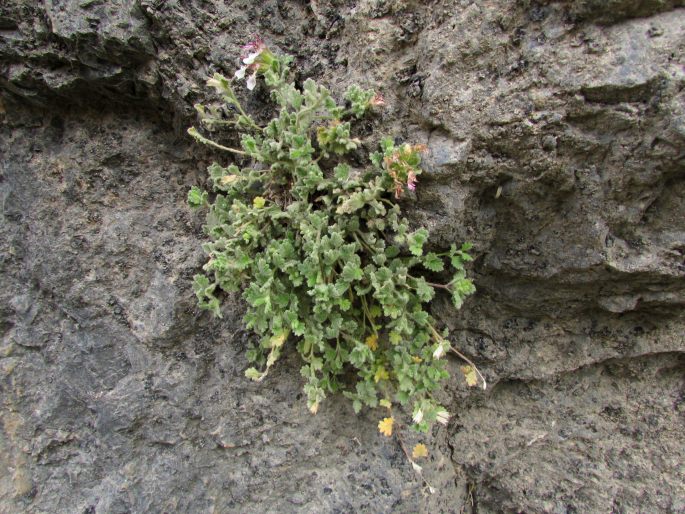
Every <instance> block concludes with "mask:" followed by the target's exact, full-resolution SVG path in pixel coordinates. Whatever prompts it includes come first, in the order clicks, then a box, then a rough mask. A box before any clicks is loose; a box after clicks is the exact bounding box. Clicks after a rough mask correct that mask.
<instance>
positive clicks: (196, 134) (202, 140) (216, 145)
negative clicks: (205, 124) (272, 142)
mask: <svg viewBox="0 0 685 514" xmlns="http://www.w3.org/2000/svg"><path fill="white" fill-rule="evenodd" d="M188 134H189V135H191V136H192V137H193V138H195V139H196V140H197V141H199V142H200V143H202V144H204V145H207V146H212V147H214V148H218V149H219V150H224V151H226V152H233V153H235V154H238V155H250V154H248V153H247V152H244V151H242V150H238V149H236V148H229V147H228V146H224V145H220V144H219V143H215V142H214V141H212V140H211V139H208V138H206V137H204V136H203V135H201V134H200V133H199V132H198V131H197V129H196V128H195V127H190V128H189V129H188Z"/></svg>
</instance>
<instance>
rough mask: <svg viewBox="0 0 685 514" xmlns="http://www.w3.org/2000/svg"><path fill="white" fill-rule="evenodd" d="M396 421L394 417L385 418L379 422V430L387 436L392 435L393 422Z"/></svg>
mask: <svg viewBox="0 0 685 514" xmlns="http://www.w3.org/2000/svg"><path fill="white" fill-rule="evenodd" d="M394 422H395V419H394V418H383V419H382V420H381V421H379V422H378V431H379V432H380V433H381V434H383V435H384V436H386V437H390V436H391V435H392V424H393V423H394Z"/></svg>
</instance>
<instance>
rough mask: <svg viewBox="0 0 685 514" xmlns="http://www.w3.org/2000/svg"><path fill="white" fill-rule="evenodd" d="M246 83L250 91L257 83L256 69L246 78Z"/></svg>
mask: <svg viewBox="0 0 685 514" xmlns="http://www.w3.org/2000/svg"><path fill="white" fill-rule="evenodd" d="M246 84H247V89H249V90H250V91H252V90H253V89H254V88H255V86H256V85H257V71H256V70H255V72H254V73H253V74H252V75H250V76H249V77H248V78H247V83H246Z"/></svg>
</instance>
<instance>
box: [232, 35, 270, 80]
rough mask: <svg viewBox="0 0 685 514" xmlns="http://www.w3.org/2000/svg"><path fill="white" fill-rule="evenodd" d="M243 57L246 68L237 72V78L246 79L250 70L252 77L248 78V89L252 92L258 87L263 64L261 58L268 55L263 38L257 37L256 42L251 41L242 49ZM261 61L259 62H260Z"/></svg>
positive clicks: (242, 67)
mask: <svg viewBox="0 0 685 514" xmlns="http://www.w3.org/2000/svg"><path fill="white" fill-rule="evenodd" d="M242 51H243V53H242V55H241V56H240V58H241V59H242V61H243V64H244V66H241V67H240V68H239V69H238V70H237V71H236V72H235V78H237V79H242V78H245V73H247V71H248V70H249V71H250V72H251V73H250V76H249V77H248V78H247V89H249V90H250V91H252V90H253V89H254V88H255V86H256V85H257V72H258V71H259V69H260V67H261V65H262V62H261V59H259V57H260V56H261V55H262V54H263V53H268V52H269V49H268V48H267V46H266V45H265V44H264V41H263V40H262V38H260V37H259V36H257V37H256V38H255V40H254V41H250V42H249V43H248V44H246V45H244V46H243V47H242ZM258 59H259V60H258Z"/></svg>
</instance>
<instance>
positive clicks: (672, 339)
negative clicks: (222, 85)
mask: <svg viewBox="0 0 685 514" xmlns="http://www.w3.org/2000/svg"><path fill="white" fill-rule="evenodd" d="M684 6H685V2H683V1H680V0H601V1H600V0H566V1H549V0H547V1H533V0H518V1H511V0H482V1H477V2H476V1H471V0H437V1H433V2H418V1H414V2H412V1H410V0H406V1H405V0H359V1H344V0H318V1H314V0H311V1H310V2H303V1H296V0H278V1H275V0H265V1H263V2H259V3H258V4H255V3H254V2H252V1H248V0H243V1H236V2H219V1H194V0H193V1H180V0H170V1H166V2H158V1H153V0H138V1H131V0H116V1H114V0H111V1H107V2H105V1H101V0H81V1H75V0H60V1H57V0H45V1H43V2H38V1H36V0H33V1H30V0H6V1H4V2H3V3H2V5H0V95H1V96H0V100H1V102H2V103H0V155H2V159H1V160H0V166H1V168H0V173H1V174H0V199H1V203H0V205H1V206H2V224H0V236H1V238H2V245H1V246H0V266H1V272H2V284H3V287H2V290H0V330H1V334H2V344H1V346H0V393H1V396H0V400H1V401H2V425H1V426H0V434H1V437H0V469H6V470H7V472H6V473H3V474H0V511H3V512H36V513H38V512H65V513H67V512H68V513H72V512H83V513H125V512H136V513H137V512H141V513H142V512H193V513H195V512H260V513H262V512H417V511H426V512H428V511H430V512H459V513H461V512H480V513H484V512H493V513H494V512H552V513H576V512H577V513H589V512H612V513H630V512H670V513H677V512H685V500H684V498H685V495H684V494H683V491H684V490H685V472H684V471H683V466H682V463H683V462H684V461H685V443H684V442H683V435H682V434H683V426H684V422H685V384H684V376H685V373H684V372H685V336H684V334H685V315H684V312H685V309H683V307H684V306H685V162H684V159H685V153H684V152H685V150H684V149H685V90H684V88H685V71H684V68H683V65H684V62H683V60H684V56H685V8H682V7H684ZM254 32H259V33H261V34H262V35H263V36H264V37H265V39H266V40H267V41H268V42H269V43H270V44H271V45H272V46H274V47H275V48H277V49H279V50H281V51H285V52H288V53H291V54H293V55H295V56H296V61H297V66H298V79H300V80H301V79H303V78H306V77H310V76H311V77H314V78H316V79H318V80H321V81H323V82H326V83H328V84H330V86H331V88H332V90H333V91H334V92H336V93H340V92H341V91H343V90H344V88H345V87H346V85H347V84H348V83H351V82H361V83H362V84H364V85H366V86H373V87H376V88H379V89H380V90H381V91H382V92H383V93H384V95H385V97H386V100H387V103H388V109H387V110H386V112H385V113H384V114H383V115H382V116H381V117H379V118H377V119H375V120H372V121H371V122H369V123H372V124H373V125H374V127H375V128H376V129H377V130H378V131H380V132H384V133H391V134H393V135H395V136H396V137H397V138H399V139H404V140H408V141H413V142H423V143H425V144H427V145H428V147H429V152H428V154H427V159H426V161H427V162H426V168H427V173H426V174H424V175H422V177H421V182H420V187H419V190H418V196H417V202H418V203H417V204H416V205H417V206H418V208H414V210H413V217H414V219H415V220H416V221H417V222H421V223H424V224H426V225H428V226H429V227H430V228H431V230H432V232H433V234H434V236H435V238H436V241H437V244H438V245H439V246H446V245H448V244H449V243H450V242H452V241H458V242H461V241H463V240H470V241H472V242H474V243H475V248H476V254H477V257H478V258H477V260H476V262H475V263H474V269H473V273H474V276H475V280H476V285H477V287H478V289H479V292H478V293H477V295H476V296H475V297H473V298H471V299H470V300H469V302H468V303H467V305H466V306H465V307H464V308H463V310H462V311H460V312H459V313H458V314H457V315H456V316H455V315H454V314H453V313H452V312H450V310H449V309H448V308H446V302H445V303H444V304H441V303H440V302H438V303H437V305H436V307H435V312H436V315H437V316H439V317H440V319H441V320H442V321H443V322H444V323H445V324H447V325H448V326H450V327H451V329H452V331H453V334H454V339H455V343H456V344H457V345H458V346H459V347H460V348H461V349H462V350H463V351H464V353H466V354H467V355H468V356H470V357H471V358H472V359H473V360H475V361H476V362H477V363H478V364H479V366H480V367H481V369H482V370H483V372H484V373H485V375H486V377H487V378H488V381H489V382H490V387H489V389H488V390H487V391H474V390H468V388H467V387H466V386H465V385H464V384H463V383H462V381H461V380H460V379H459V374H458V366H459V363H458V362H454V368H455V373H454V377H455V378H454V380H453V382H451V383H450V384H449V386H448V387H447V389H446V391H445V393H444V394H445V401H446V402H447V403H448V404H449V405H450V406H451V411H452V412H454V413H455V415H454V417H453V419H452V421H451V423H450V425H449V426H448V427H447V429H442V430H437V429H436V432H435V438H434V439H432V441H433V442H432V443H430V451H431V455H432V459H431V461H430V462H429V463H428V464H427V465H426V466H425V468H426V476H427V478H428V479H429V481H430V482H431V484H432V485H433V486H435V487H436V489H437V492H436V493H435V494H433V495H430V494H427V491H426V489H425V487H424V484H423V483H422V482H420V481H419V480H418V479H417V477H416V475H415V474H414V473H413V471H412V470H411V468H410V467H409V466H408V464H407V462H406V460H405V459H404V456H403V454H402V451H401V449H400V448H399V447H398V445H397V444H396V443H395V442H393V441H389V440H385V439H384V438H382V437H380V436H378V435H377V432H376V428H375V424H376V422H377V419H376V418H377V416H376V415H375V414H374V413H365V414H363V415H362V416H359V417H355V416H354V415H353V413H352V410H351V408H350V406H349V405H348V403H347V402H346V401H344V400H343V399H340V398H338V399H331V400H329V401H328V403H327V404H326V405H325V408H322V409H321V411H320V412H319V414H318V415H317V416H316V417H312V416H311V415H309V413H308V412H307V410H306V408H305V406H304V402H303V401H301V398H300V386H301V384H300V380H299V376H298V373H297V369H298V363H297V359H296V356H295V355H289V356H287V358H286V359H285V361H284V362H283V363H281V364H279V366H278V368H277V371H276V372H275V373H273V374H272V375H271V376H270V378H269V380H268V381H267V382H266V383H264V384H260V385H256V384H252V383H249V382H248V381H246V380H245V379H244V378H243V376H242V372H243V369H244V367H245V359H244V351H245V344H246V340H247V337H248V335H247V334H245V333H244V332H243V331H242V330H241V328H240V321H239V320H240V305H239V304H238V303H231V302H230V301H229V302H228V304H227V305H226V306H225V311H226V315H225V321H223V322H217V321H215V320H212V319H210V318H209V317H208V315H206V314H201V313H200V312H198V311H197V310H196V308H195V301H194V297H193V295H192V291H191V289H190V280H191V277H192V275H193V274H194V273H195V272H196V271H197V270H198V268H199V266H200V265H201V264H202V262H203V256H202V252H201V250H200V243H201V241H202V235H201V230H200V228H201V224H202V219H201V217H200V216H199V215H196V214H195V213H192V212H190V211H189V209H188V208H186V207H185V205H184V198H185V194H186V191H187V189H188V187H189V186H190V185H192V184H198V183H203V181H204V180H205V179H206V174H205V171H204V168H205V167H206V165H207V164H208V162H209V159H211V158H213V157H215V156H212V155H210V154H208V153H205V150H204V149H199V148H197V147H195V146H194V145H192V144H191V143H190V141H188V138H187V137H185V135H184V129H185V128H186V127H187V126H188V125H190V124H191V123H192V122H193V120H194V117H193V110H192V104H193V103H194V102H196V101H198V100H200V99H203V98H204V96H203V95H205V91H204V89H203V88H202V86H201V85H202V82H203V81H204V79H205V78H206V77H207V76H208V75H209V74H211V73H212V72H213V71H217V70H218V71H223V72H224V73H226V74H230V73H231V72H232V71H233V70H234V68H235V66H236V64H237V60H236V55H237V53H238V47H239V45H240V44H241V43H242V42H244V41H245V40H247V39H248V38H249V35H250V34H251V33H254ZM245 98H246V101H247V104H248V106H250V107H251V108H255V109H258V108H262V106H263V105H264V100H265V97H264V95H263V94H262V93H260V92H259V91H257V93H256V95H253V96H247V95H245ZM367 128H368V127H367ZM220 158H222V159H224V158H225V157H224V156H220Z"/></svg>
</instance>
